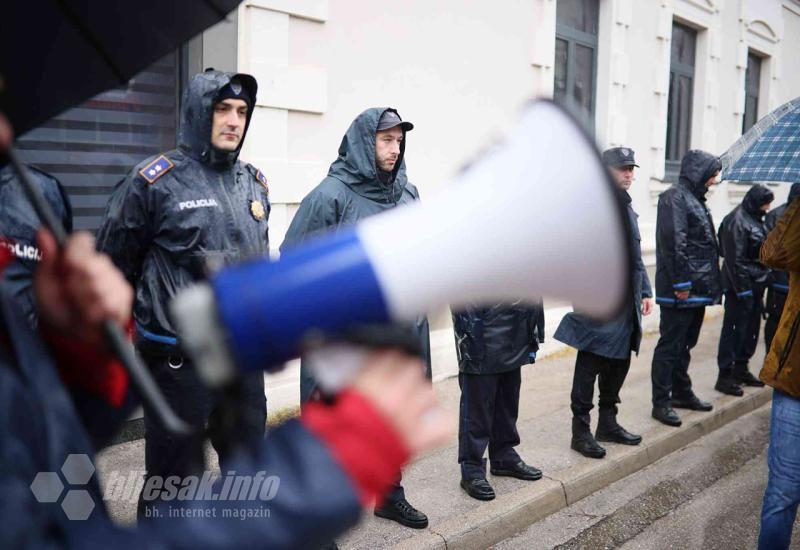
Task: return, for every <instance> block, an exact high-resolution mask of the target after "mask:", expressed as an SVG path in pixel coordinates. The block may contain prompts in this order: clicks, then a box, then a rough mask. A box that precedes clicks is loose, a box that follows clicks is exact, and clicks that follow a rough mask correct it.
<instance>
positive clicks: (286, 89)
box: [237, 0, 800, 353]
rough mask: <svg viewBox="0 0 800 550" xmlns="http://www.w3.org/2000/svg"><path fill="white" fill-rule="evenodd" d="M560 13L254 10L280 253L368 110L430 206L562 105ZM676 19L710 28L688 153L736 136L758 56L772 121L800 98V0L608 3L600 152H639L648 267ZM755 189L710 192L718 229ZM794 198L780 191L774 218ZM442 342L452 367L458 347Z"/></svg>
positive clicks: (516, 2)
mask: <svg viewBox="0 0 800 550" xmlns="http://www.w3.org/2000/svg"><path fill="white" fill-rule="evenodd" d="M555 14H556V0H500V1H496V2H486V1H484V0H437V1H435V2H431V1H430V0H427V1H426V0H406V1H404V2H388V1H386V0H294V1H290V0H245V2H243V4H242V5H241V7H240V8H239V12H238V20H237V23H238V52H237V53H238V55H237V59H238V64H239V70H241V71H246V72H251V73H253V74H254V75H255V76H256V78H257V79H258V81H259V86H260V91H259V105H258V107H257V111H256V114H255V119H254V121H253V124H252V126H251V131H250V134H249V136H248V140H247V143H246V145H245V150H244V152H243V157H244V158H245V159H247V160H249V161H251V162H253V163H254V164H255V165H256V166H258V167H259V168H260V169H261V170H262V171H263V172H264V173H265V174H266V175H267V177H268V179H269V180H270V187H271V190H272V200H273V203H274V209H273V214H272V218H271V224H270V225H271V234H272V239H273V249H276V248H277V246H278V245H279V244H280V242H281V241H282V240H283V235H284V233H285V230H286V227H287V226H288V223H289V222H290V220H291V216H292V215H293V214H294V212H295V210H296V205H297V203H299V201H300V200H301V199H302V198H303V196H304V195H305V194H306V193H307V192H308V191H309V190H310V189H311V188H312V187H313V186H315V185H316V184H317V183H318V182H319V181H320V180H321V179H322V177H324V175H325V174H326V172H327V168H328V166H329V164H330V163H331V162H332V161H333V160H334V159H335V157H336V150H337V147H338V145H339V142H340V140H341V137H342V135H343V134H344V132H345V130H346V129H347V127H348V125H349V124H350V122H351V121H352V119H353V118H354V117H355V116H356V115H357V114H358V113H359V112H361V111H362V110H363V109H365V108H368V107H372V106H392V107H395V108H397V109H398V110H399V111H400V113H401V115H402V116H403V117H404V118H406V119H408V120H410V121H412V122H414V124H415V125H416V128H415V130H414V131H413V132H412V133H411V134H410V135H409V137H408V146H407V150H406V151H407V153H406V159H407V165H408V171H409V176H410V179H411V181H412V182H414V183H415V184H416V185H417V186H418V187H419V189H420V192H421V194H422V197H423V200H424V199H425V197H427V196H430V195H431V194H433V193H435V192H437V191H439V190H441V189H442V188H443V186H445V185H446V183H447V181H448V179H449V178H450V177H451V176H452V174H454V173H455V172H456V171H457V170H458V168H459V167H460V166H461V165H462V164H463V163H464V162H465V161H466V160H468V159H469V158H470V156H471V155H472V154H473V153H475V152H476V151H479V150H480V149H481V148H482V147H483V146H484V145H485V144H486V143H487V141H489V140H490V139H491V138H492V137H493V136H496V135H498V133H499V132H500V131H501V130H502V128H503V127H504V126H505V125H507V124H508V123H509V121H511V120H513V117H514V114H515V113H516V112H517V110H518V109H519V108H520V106H521V104H522V103H523V102H524V101H525V100H526V99H528V98H529V97H532V96H535V95H544V96H549V95H551V94H552V87H553V58H554V40H555ZM675 20H677V21H680V22H682V23H685V24H688V25H690V26H692V27H694V28H696V29H698V48H697V59H696V71H695V97H694V108H693V128H692V147H694V148H703V149H707V150H709V151H711V152H713V153H716V154H722V153H723V152H724V151H725V150H726V149H727V147H728V146H729V145H730V144H731V143H733V141H735V140H736V139H737V138H738V137H739V135H740V130H741V122H742V111H743V106H744V71H745V64H746V60H747V50H748V48H751V49H753V50H756V51H757V52H759V53H760V54H762V55H764V56H766V59H765V62H764V64H763V67H762V81H761V97H762V106H760V112H761V114H765V113H766V112H768V110H771V109H772V108H774V107H777V106H778V105H780V104H781V103H783V102H785V101H788V100H789V99H792V98H794V97H796V96H798V95H800V65H799V63H798V61H797V59H798V57H797V52H798V51H800V1H798V0H601V12H600V30H599V37H598V41H599V45H598V67H597V68H598V78H597V91H596V102H597V112H596V120H595V122H596V131H597V140H598V142H599V145H600V147H601V148H604V147H607V146H612V145H626V146H629V147H632V148H633V149H634V150H635V151H636V154H637V159H638V162H639V164H640V165H641V168H640V169H639V170H638V173H637V176H636V177H637V179H636V183H635V184H634V187H633V189H632V193H631V194H632V196H633V199H634V206H635V208H636V210H637V211H638V212H639V214H640V216H641V217H640V225H641V229H642V235H643V239H644V246H645V252H646V255H647V259H648V260H649V261H650V262H652V261H653V254H652V253H653V246H654V244H653V243H654V229H655V217H656V210H655V204H656V200H657V196H658V194H659V193H660V192H661V191H663V190H664V189H665V188H666V187H667V186H666V185H665V184H664V183H663V182H662V178H663V173H664V145H665V141H666V113H667V94H668V88H669V80H668V75H669V61H670V37H671V28H672V23H673V21H675ZM542 132H545V133H546V132H547V128H542ZM557 184H558V182H540V185H543V186H547V185H557ZM746 189H747V188H746V187H745V186H738V185H730V186H729V185H728V184H727V183H724V184H722V185H720V186H719V187H717V188H716V189H714V190H713V192H712V193H711V195H710V197H709V205H710V206H711V208H712V211H713V214H714V218H715V220H716V221H717V223H719V221H721V220H722V217H723V216H724V214H725V213H727V212H728V211H729V210H730V208H731V207H732V205H733V204H736V203H738V202H739V201H740V200H741V197H742V195H743V193H744V191H745V190H746ZM787 189H788V186H780V187H776V188H775V191H776V195H777V196H778V198H779V200H778V201H776V205H777V203H779V202H782V200H783V198H784V196H785V193H786V191H787ZM554 206H555V205H554ZM577 222H578V220H576V223H577ZM476 223H481V220H476ZM486 230H487V231H491V228H489V227H487V228H486ZM447 325H448V316H447V315H446V314H445V313H444V312H439V313H438V314H437V315H435V319H434V326H436V327H439V328H440V329H441V330H443V331H446V330H447V328H446V327H447ZM551 328H554V327H551ZM443 334H444V333H443ZM435 340H436V341H439V342H442V344H441V345H442V346H445V347H446V348H448V349H447V350H446V353H452V337H451V336H449V335H446V334H444V335H442V334H440V335H438V336H435Z"/></svg>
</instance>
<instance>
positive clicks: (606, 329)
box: [554, 192, 653, 359]
mask: <svg viewBox="0 0 800 550" xmlns="http://www.w3.org/2000/svg"><path fill="white" fill-rule="evenodd" d="M623 199H624V202H626V203H627V208H626V210H627V212H628V221H629V222H630V223H629V226H630V230H631V235H630V246H631V258H633V273H632V274H631V284H632V288H631V294H632V297H633V303H632V309H631V310H630V311H628V312H627V313H624V314H622V315H621V316H620V317H618V318H617V319H615V320H613V321H610V322H607V323H603V322H600V321H596V320H594V319H591V318H589V317H586V316H584V315H581V314H580V313H568V314H567V315H565V316H564V318H563V319H562V320H561V323H560V324H559V325H558V329H557V330H556V333H555V335H554V338H555V339H556V340H558V341H560V342H564V343H565V344H567V345H568V346H571V347H573V348H575V349H578V350H581V351H588V352H590V353H594V354H596V355H602V356H603V357H611V358H612V359H627V358H629V357H630V356H631V350H632V351H634V352H636V354H637V355H638V353H639V345H640V344H641V341H642V308H641V304H642V299H643V298H652V297H653V290H652V288H651V287H650V278H649V277H648V275H647V269H646V268H645V265H644V262H643V261H642V236H641V233H639V215H638V214H637V213H636V212H635V211H634V210H633V206H632V204H631V203H632V201H631V196H630V195H629V194H628V193H627V192H623Z"/></svg>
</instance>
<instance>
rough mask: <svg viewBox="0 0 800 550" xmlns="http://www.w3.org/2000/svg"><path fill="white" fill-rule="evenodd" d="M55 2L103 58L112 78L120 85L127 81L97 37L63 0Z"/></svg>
mask: <svg viewBox="0 0 800 550" xmlns="http://www.w3.org/2000/svg"><path fill="white" fill-rule="evenodd" d="M57 2H58V5H59V6H61V11H62V12H64V15H65V16H66V18H67V19H69V20H70V22H71V23H72V24H73V25H74V26H75V28H76V29H78V32H80V33H81V35H82V36H83V38H84V39H85V40H86V41H87V42H88V43H89V45H91V47H92V48H94V50H95V51H96V52H97V54H98V55H99V56H100V57H101V58H103V61H104V62H105V64H106V65H107V66H108V68H109V69H111V72H112V73H114V76H116V77H117V80H119V82H120V84H125V83H126V82H127V81H128V79H127V78H125V76H124V75H123V74H122V71H120V70H119V69H118V68H117V66H116V64H115V63H114V61H113V60H112V59H111V57H110V56H109V55H108V53H106V51H105V50H104V49H103V45H102V44H101V43H100V41H99V40H98V39H97V37H96V36H95V35H94V34H93V33H92V31H91V30H90V29H89V27H88V26H86V24H85V23H84V22H83V20H81V18H80V17H78V14H77V13H75V12H74V11H72V9H71V8H70V7H69V6H68V5H67V3H66V2H65V1H64V0H57Z"/></svg>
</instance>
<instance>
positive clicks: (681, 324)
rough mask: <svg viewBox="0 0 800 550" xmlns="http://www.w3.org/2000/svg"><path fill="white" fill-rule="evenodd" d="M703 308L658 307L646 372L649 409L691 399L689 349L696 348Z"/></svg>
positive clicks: (690, 356)
mask: <svg viewBox="0 0 800 550" xmlns="http://www.w3.org/2000/svg"><path fill="white" fill-rule="evenodd" d="M705 313H706V308H705V307H693V308H685V309H679V308H672V307H662V308H661V321H660V323H659V327H658V329H659V332H660V333H661V336H660V337H659V339H658V344H656V349H655V351H654V352H653V364H652V369H651V371H650V374H651V378H652V382H653V407H668V406H670V400H671V399H672V398H673V397H674V398H675V399H681V400H686V399H691V398H692V396H693V395H694V394H693V393H692V379H691V378H689V362H690V361H691V359H692V355H691V350H692V348H693V347H694V346H695V345H697V339H698V338H699V337H700V328H701V327H702V326H703V316H704V315H705Z"/></svg>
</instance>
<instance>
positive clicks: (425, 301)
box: [173, 100, 632, 385]
mask: <svg viewBox="0 0 800 550" xmlns="http://www.w3.org/2000/svg"><path fill="white" fill-rule="evenodd" d="M631 265H632V264H631V257H630V246H629V231H628V218H627V214H626V212H625V208H624V206H623V204H622V202H621V200H620V198H619V192H618V191H617V189H616V188H615V187H614V184H613V183H612V182H611V179H610V176H609V174H608V172H607V171H606V168H605V167H604V166H603V164H602V162H601V160H600V156H599V154H598V152H597V149H596V148H595V146H594V145H593V143H592V142H591V140H590V139H589V138H588V137H587V136H586V134H584V133H583V131H582V130H581V129H580V128H579V127H578V125H577V124H576V123H575V122H574V121H573V120H572V119H571V118H570V117H569V116H568V115H567V114H566V113H565V111H564V110H563V109H562V108H560V107H558V106H557V105H555V104H554V103H552V102H550V101H541V100H540V101H535V102H532V103H530V104H529V105H528V106H527V107H526V108H525V109H524V111H523V113H522V115H521V117H520V120H519V121H518V124H517V125H516V128H515V129H514V130H513V131H512V132H511V133H509V135H508V136H506V138H505V139H504V140H503V141H502V142H501V143H500V144H499V145H498V146H497V147H495V148H493V149H492V150H491V151H490V152H489V153H487V154H485V155H484V156H482V157H480V158H479V159H477V160H476V161H475V162H473V163H472V164H471V165H470V166H469V167H468V168H466V169H465V170H464V171H463V172H462V173H461V174H459V175H458V176H457V177H456V181H455V184H454V185H450V186H449V187H448V188H447V189H446V191H444V192H442V193H440V194H439V195H438V196H435V197H433V198H432V199H431V200H429V201H427V202H425V203H417V204H413V205H409V206H405V207H402V208H397V209H395V210H392V211H390V212H387V213H384V214H380V215H377V216H373V217H371V218H369V219H367V220H365V221H363V222H361V223H359V224H357V225H356V226H355V227H354V228H352V229H351V230H345V231H340V232H337V233H335V234H333V235H329V236H327V237H322V238H319V239H317V240H315V241H313V242H309V243H308V244H307V245H305V246H302V247H298V248H297V249H293V250H291V251H288V252H286V253H284V255H283V257H282V258H281V259H280V260H279V261H277V262H272V263H270V262H268V261H267V260H256V261H251V262H247V263H243V264H240V265H237V266H233V267H230V268H227V269H224V270H222V271H221V272H219V273H218V274H216V275H215V276H214V277H213V278H212V279H211V280H210V281H209V282H208V283H201V284H198V285H195V286H194V287H191V288H190V289H187V290H185V291H183V292H182V293H181V294H180V295H178V297H176V299H175V300H174V301H173V316H174V318H175V321H176V323H177V326H178V329H179V333H180V341H181V344H182V345H183V346H184V348H186V350H187V351H188V353H189V354H190V355H191V356H193V357H194V358H195V361H196V364H197V367H198V372H200V374H201V376H202V377H203V378H204V379H205V381H206V382H207V383H209V384H211V385H219V384H221V383H224V382H225V381H227V380H230V379H232V378H233V377H234V376H235V375H236V373H238V372H241V371H252V370H263V369H270V368H276V367H279V366H281V365H283V363H284V362H285V361H287V360H289V359H292V358H294V357H296V356H298V355H299V353H300V352H301V351H302V347H303V343H304V342H305V341H307V340H308V338H309V337H310V336H318V335H325V336H334V337H335V336H336V335H337V334H341V333H342V332H344V331H345V330H347V329H348V328H350V327H353V326H359V325H367V324H380V323H391V322H396V321H407V320H413V319H414V318H416V317H417V316H418V315H420V314H423V313H425V312H427V311H430V310H432V309H434V308H436V307H440V306H444V305H447V304H450V305H451V306H452V307H454V308H457V307H459V306H462V305H465V304H468V303H499V302H506V301H515V300H519V299H523V300H531V301H533V300H538V298H539V297H541V296H547V297H554V298H559V299H564V300H569V301H571V302H572V303H573V304H574V306H575V307H576V309H580V310H581V311H582V312H584V313H587V314H590V315H594V316H597V317H601V318H610V317H612V316H614V315H616V314H618V313H620V312H621V311H622V308H623V307H626V306H628V305H630V302H629V300H630V298H629V296H630V295H631V292H630V284H631V282H630V274H631V268H630V266H631Z"/></svg>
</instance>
